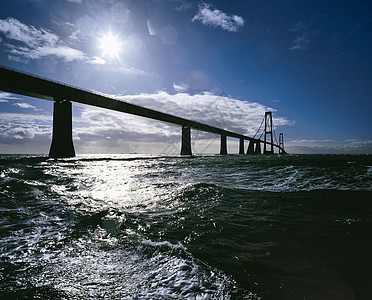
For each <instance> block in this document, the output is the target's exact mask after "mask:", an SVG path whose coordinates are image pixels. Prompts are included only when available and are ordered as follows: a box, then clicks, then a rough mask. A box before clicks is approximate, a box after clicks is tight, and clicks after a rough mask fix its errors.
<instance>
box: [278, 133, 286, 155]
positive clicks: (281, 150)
mask: <svg viewBox="0 0 372 300" xmlns="http://www.w3.org/2000/svg"><path fill="white" fill-rule="evenodd" d="M284 153H285V151H284V137H283V133H279V154H284Z"/></svg>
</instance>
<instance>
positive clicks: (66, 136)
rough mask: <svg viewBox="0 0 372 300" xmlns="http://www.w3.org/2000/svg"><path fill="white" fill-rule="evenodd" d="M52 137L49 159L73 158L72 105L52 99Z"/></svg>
mask: <svg viewBox="0 0 372 300" xmlns="http://www.w3.org/2000/svg"><path fill="white" fill-rule="evenodd" d="M54 100H55V102H54V110H53V137H52V144H51V146H50V150H49V157H54V158H66V157H74V156H75V149H74V143H73V141H72V105H71V102H70V101H67V100H63V99H58V98H55V99H54Z"/></svg>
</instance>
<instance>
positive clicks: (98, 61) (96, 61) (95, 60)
mask: <svg viewBox="0 0 372 300" xmlns="http://www.w3.org/2000/svg"><path fill="white" fill-rule="evenodd" d="M89 63H90V64H92V65H104V64H105V63H106V61H105V60H104V59H103V58H101V57H98V56H94V57H93V58H92V59H91V60H90V61H89Z"/></svg>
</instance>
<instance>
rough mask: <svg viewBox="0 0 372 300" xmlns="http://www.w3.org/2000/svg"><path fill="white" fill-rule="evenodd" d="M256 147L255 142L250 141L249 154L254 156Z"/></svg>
mask: <svg viewBox="0 0 372 300" xmlns="http://www.w3.org/2000/svg"><path fill="white" fill-rule="evenodd" d="M254 145H255V142H254V141H249V145H248V150H247V154H254Z"/></svg>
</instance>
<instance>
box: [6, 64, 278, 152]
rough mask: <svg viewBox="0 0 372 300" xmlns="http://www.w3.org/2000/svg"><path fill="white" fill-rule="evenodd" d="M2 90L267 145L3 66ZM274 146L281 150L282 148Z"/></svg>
mask: <svg viewBox="0 0 372 300" xmlns="http://www.w3.org/2000/svg"><path fill="white" fill-rule="evenodd" d="M0 90H3V91H6V92H10V93H15V94H21V95H25V96H31V97H36V98H41V99H46V100H51V101H58V100H59V99H61V100H70V101H73V102H77V103H82V104H88V105H93V106H97V107H102V108H107V109H111V110H115V111H120V112H124V113H128V114H133V115H137V116H141V117H145V118H150V119H155V120H159V121H162V122H166V123H171V124H175V125H179V126H189V127H190V128H193V129H197V130H200V131H205V132H210V133H214V134H219V135H225V136H229V137H234V138H239V139H244V140H249V141H254V142H261V143H264V142H263V141H261V140H258V139H254V138H251V137H249V136H245V135H242V134H239V133H235V132H232V131H228V130H224V129H221V128H217V127H214V126H210V125H206V124H203V123H200V122H197V121H192V120H188V119H184V118H181V117H177V116H173V115H170V114H167V113H163V112H160V111H156V110H153V109H150V108H146V107H142V106H139V105H135V104H131V103H127V102H123V101H120V100H117V99H114V98H111V97H107V96H105V95H100V94H98V93H95V92H92V91H88V90H84V89H81V88H77V87H74V86H70V85H67V84H63V83H61V82H57V81H52V80H49V79H46V78H42V77H39V76H35V75H33V74H28V73H24V72H20V71H17V70H14V69H10V68H7V67H4V66H0ZM267 144H271V143H267ZM273 145H274V146H275V147H277V148H279V146H278V145H276V144H273ZM279 149H281V148H279ZM283 151H284V149H283Z"/></svg>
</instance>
